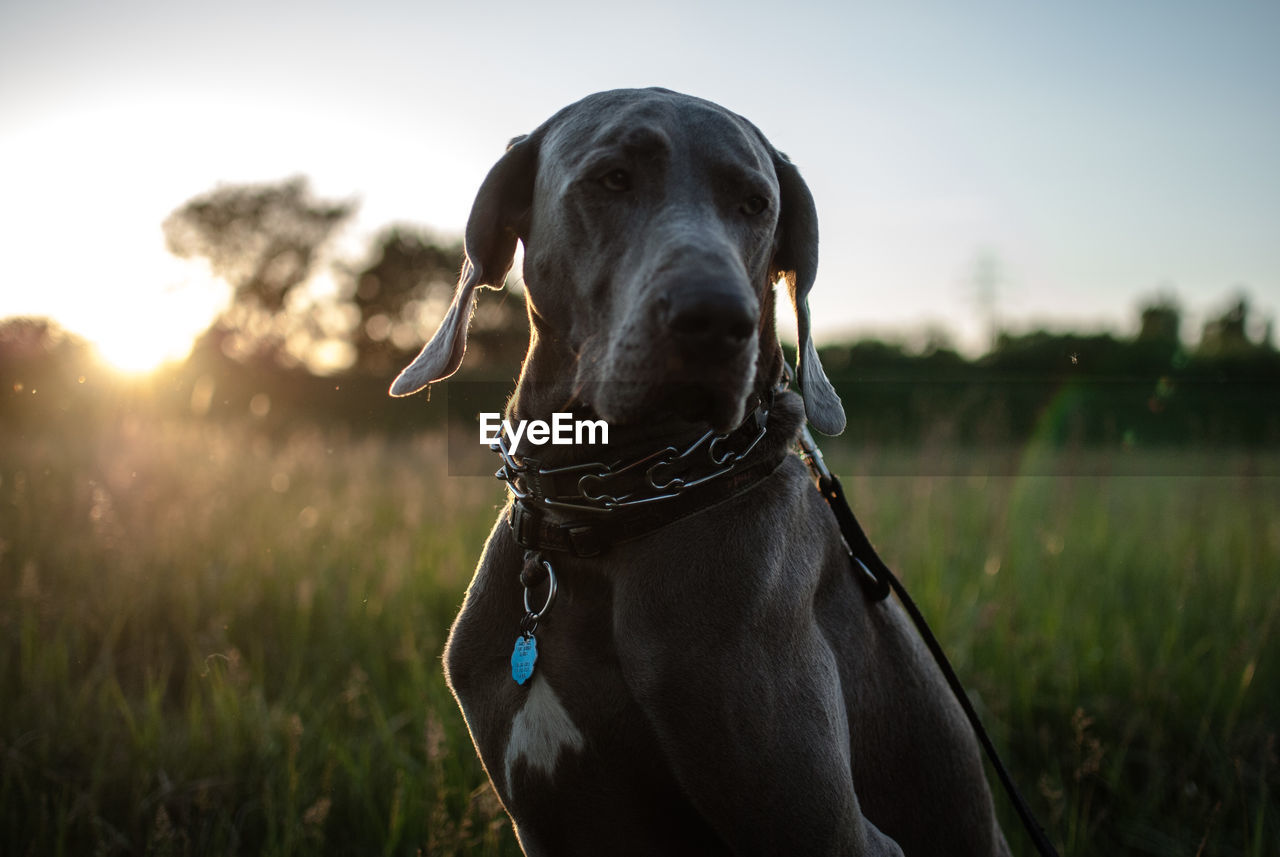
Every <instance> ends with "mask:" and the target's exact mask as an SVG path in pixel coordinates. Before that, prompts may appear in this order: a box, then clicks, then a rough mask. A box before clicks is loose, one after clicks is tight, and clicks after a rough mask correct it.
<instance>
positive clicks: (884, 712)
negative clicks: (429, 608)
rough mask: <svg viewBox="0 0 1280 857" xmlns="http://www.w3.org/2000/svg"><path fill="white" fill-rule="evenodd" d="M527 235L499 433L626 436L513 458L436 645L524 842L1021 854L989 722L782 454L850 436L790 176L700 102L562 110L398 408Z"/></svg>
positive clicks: (734, 121) (500, 199)
mask: <svg viewBox="0 0 1280 857" xmlns="http://www.w3.org/2000/svg"><path fill="white" fill-rule="evenodd" d="M517 240H520V241H522V242H523V243H524V247H525V257H524V278H525V282H526V285H527V293H528V306H529V320H530V324H531V326H532V333H531V341H530V345H529V353H528V356H527V357H526V359H525V362H524V368H523V370H522V372H521V375H520V380H519V383H518V385H517V388H516V392H515V395H514V396H513V397H512V399H511V401H510V403H509V404H508V417H509V418H510V419H512V420H517V419H524V420H534V419H542V420H549V419H550V415H551V414H553V413H556V412H564V411H573V412H574V413H576V414H579V415H587V416H591V417H594V418H602V419H604V420H606V421H608V423H609V425H610V427H611V429H612V431H611V435H610V437H609V443H608V446H607V447H606V448H603V449H602V448H600V447H593V448H590V449H583V448H575V447H563V446H546V447H538V448H536V449H535V448H534V447H531V446H527V445H526V446H522V447H521V448H516V449H504V450H502V453H503V458H504V462H505V465H504V474H505V476H506V477H507V479H508V481H509V483H510V484H511V486H512V493H513V501H512V503H510V504H508V506H507V508H506V510H505V511H504V513H503V516H502V518H501V519H500V520H499V522H498V524H497V525H496V526H495V528H494V530H493V533H492V535H491V536H490V538H489V541H488V544H487V545H486V546H485V550H484V556H483V557H482V559H481V561H480V564H479V568H478V569H477V571H476V575H475V578H474V580H473V581H472V584H471V587H470V589H469V590H468V591H467V595H466V601H465V603H464V605H463V607H462V611H461V613H460V614H459V616H458V619H457V621H456V623H455V624H454V626H453V630H452V633H451V634H450V638H449V644H448V648H447V650H446V653H445V666H446V673H447V677H448V681H449V686H450V687H451V688H452V690H453V692H454V694H455V695H456V697H457V699H458V703H459V705H460V706H461V708H462V712H463V715H464V717H465V718H466V722H467V725H468V727H469V728H470V730H471V736H472V739H473V740H474V742H475V746H476V750H477V751H478V752H479V754H480V758H481V759H482V760H483V762H484V765H485V768H486V770H487V771H488V774H489V777H490V779H491V780H492V781H493V786H494V788H495V789H496V790H497V793H498V795H499V796H500V797H501V799H502V802H503V804H504V805H505V807H506V808H507V811H508V812H509V813H510V815H511V817H512V819H513V821H514V823H515V827H516V832H517V835H518V837H519V839H520V844H521V846H522V847H523V848H524V850H525V853H526V854H529V855H625V854H637V855H639V854H644V855H686V854H687V855H694V854H697V855H777V854H797V855H809V854H832V855H835V854H840V855H863V854H868V855H870V854H875V855H880V854H907V855H993V854H1007V853H1008V846H1007V845H1006V843H1005V840H1004V837H1003V835H1002V833H1001V831H1000V829H999V826H998V824H997V822H996V820H995V816H994V812H993V808H992V802H991V795H990V792H989V790H988V787H987V782H986V778H985V776H984V774H983V770H982V765H981V761H980V759H979V755H978V749H977V743H976V741H975V739H974V735H973V732H972V730H971V729H970V727H969V726H968V724H967V722H966V721H965V719H964V716H963V714H962V713H961V710H960V708H959V707H958V705H957V703H956V701H955V699H954V698H953V697H952V695H951V693H950V692H949V690H948V688H947V686H946V684H945V682H944V680H943V678H942V676H941V674H940V673H939V671H938V669H937V668H936V666H935V665H934V664H933V662H932V660H931V659H930V657H929V655H928V653H927V651H926V650H925V648H924V646H923V644H922V643H921V642H920V640H919V638H918V636H917V635H916V633H915V632H914V630H913V629H912V627H911V625H910V623H909V621H908V620H907V618H906V616H905V614H904V613H903V611H902V609H901V607H900V605H898V603H897V602H896V601H894V600H892V599H890V600H886V601H873V600H870V599H869V598H868V597H867V596H866V595H865V594H864V592H863V589H862V588H861V587H860V586H859V582H858V580H857V579H856V577H855V575H854V574H853V573H852V572H851V569H850V562H849V555H848V553H847V552H846V549H845V546H844V544H843V542H842V539H841V535H840V531H839V529H838V527H837V525H836V523H835V520H834V518H833V516H832V513H831V510H830V509H829V508H827V506H826V505H825V503H824V502H823V500H822V498H821V496H820V495H819V493H818V492H817V491H815V490H814V487H813V484H812V482H811V480H810V478H809V476H808V474H807V471H806V469H805V466H804V463H803V462H802V460H801V459H800V457H798V456H797V455H795V454H794V453H793V452H792V451H791V450H792V447H793V444H794V442H795V439H796V435H797V432H798V431H799V430H800V427H801V425H802V424H803V422H804V421H805V419H806V418H807V419H808V421H809V422H810V423H811V424H812V425H813V426H814V427H815V428H816V429H818V430H819V431H822V432H825V433H827V434H838V433H839V432H840V431H842V430H843V428H844V421H845V418H844V412H843V410H842V408H841V404H840V400H839V399H838V398H837V396H836V395H835V392H834V391H833V390H832V387H831V385H830V383H829V382H828V380H827V378H826V376H825V375H824V374H823V370H822V366H821V365H820V363H819V362H818V355H817V352H816V350H815V349H814V346H813V343H812V341H811V338H810V335H809V327H810V322H809V309H808V302H807V295H808V292H809V289H810V287H811V286H812V284H813V280H814V275H815V271H816V267H817V250H818V246H817V245H818V233H817V216H816V212H815V210H814V204H813V199H812V197H811V196H810V194H809V190H808V188H807V187H806V186H805V183H804V181H803V180H802V179H801V177H800V174H799V173H798V172H797V170H796V168H795V167H794V166H793V165H792V164H791V162H790V161H789V160H788V159H787V158H786V156H784V155H783V154H781V153H780V152H778V151H777V150H776V149H774V148H773V146H772V145H770V143H769V142H768V141H767V140H766V139H765V137H764V136H763V135H762V134H761V133H760V131H759V130H757V129H756V128H755V126H754V125H752V124H751V123H750V122H747V121H746V120H745V119H743V118H742V117H740V116H737V115H736V114H734V113H731V112H729V111H727V110H725V109H724V108H722V107H719V106H717V105H715V104H712V103H710V102H707V101H703V100H701V99H697V98H692V97H689V96H685V95H680V94H677V93H673V92H669V91H667V90H662V89H646V90H618V91H612V92H604V93H599V94H597V95H592V96H590V97H588V98H585V99H583V100H582V101H579V102H577V103H576V104H573V105H571V106H569V107H566V108H565V109H563V110H561V111H560V112H559V113H557V114H556V115H555V116H553V117H552V118H551V119H549V120H548V121H547V122H545V123H544V124H543V125H542V126H540V127H539V128H538V129H537V130H535V131H534V132H533V133H531V134H529V135H528V136H525V137H520V138H517V139H516V140H515V141H513V142H512V144H511V146H510V147H509V149H508V150H507V152H506V154H505V155H504V156H503V157H502V159H501V160H499V161H498V163H497V164H496V165H495V166H494V167H493V169H492V171H490V173H489V175H488V177H487V178H486V179H485V181H484V184H483V185H482V186H481V188H480V192H479V194H478V196H477V197H476V201H475V205H474V207H473V208H472V211H471V217H470V220H469V221H468V223H467V229H466V255H467V261H466V264H465V266H464V269H463V272H462V277H461V279H460V281H459V283H458V287H457V293H456V294H455V296H454V300H453V304H452V306H451V307H450V308H449V312H448V314H447V316H446V317H445V319H444V321H443V322H442V323H441V325H440V329H439V331H438V332H437V333H436V334H435V336H434V338H432V340H431V342H430V343H428V344H427V345H426V347H425V348H424V349H423V350H422V353H421V354H420V355H419V356H418V357H417V359H415V360H414V361H413V363H412V364H411V365H410V366H409V367H408V368H406V369H405V370H404V372H402V373H401V375H400V377H399V378H397V379H396V381H395V383H394V385H393V386H392V393H393V394H394V395H408V394H410V393H413V392H416V391H417V390H420V389H422V388H423V387H424V386H426V385H427V384H429V383H431V382H433V381H438V380H440V379H443V378H445V377H448V376H449V375H451V374H452V373H453V372H454V371H455V370H456V369H457V368H458V365H459V364H460V363H461V361H462V357H463V351H464V348H465V344H466V332H467V324H468V321H469V319H470V316H471V313H472V308H473V306H474V302H475V292H476V288H477V287H479V286H489V287H492V288H500V287H501V286H502V283H503V281H504V278H505V276H506V274H507V272H508V270H509V269H510V267H511V265H512V260H513V254H514V252H515V247H516V242H517ZM779 280H785V281H786V283H787V286H788V290H789V294H790V298H791V302H792V304H793V306H794V309H795V313H796V320H797V324H798V329H799V339H800V347H799V364H798V367H797V373H796V383H797V385H798V387H799V392H800V394H801V395H799V396H798V395H796V393H794V392H791V391H789V390H787V389H785V385H784V384H780V379H781V377H782V375H783V371H784V370H783V362H782V353H781V349H780V348H779V345H778V340H777V337H776V334H775V330H774V290H773V286H774V285H775V284H776V283H777V282H778V281H779ZM802 397H803V398H802ZM594 462H609V464H607V465H605V464H595V463H594ZM553 587H555V588H554V589H553ZM557 591H558V593H559V595H558V597H557V595H556V592H557ZM553 601H554V610H552V609H551V605H552V602H553ZM522 617H523V618H522ZM513 643H514V644H515V646H514V651H513ZM534 656H536V661H535V660H533V657H534Z"/></svg>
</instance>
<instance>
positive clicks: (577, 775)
mask: <svg viewBox="0 0 1280 857" xmlns="http://www.w3.org/2000/svg"><path fill="white" fill-rule="evenodd" d="M505 554H506V552H505V551H502V550H498V551H493V552H490V554H489V556H488V557H487V562H486V563H484V564H483V565H482V568H481V569H480V570H479V571H478V572H477V579H476V581H475V582H474V583H473V585H472V587H471V589H470V590H469V592H468V595H467V600H466V603H465V604H464V605H463V609H462V613H461V614H460V615H459V617H458V621H457V622H456V623H455V625H454V628H453V631H452V633H451V635H450V641H449V648H448V652H447V655H446V659H447V663H448V672H449V679H450V685H451V687H452V689H453V691H454V694H455V695H456V696H457V698H458V701H459V703H460V704H461V707H462V710H463V714H464V716H465V717H466V720H467V725H468V727H469V728H470V730H471V733H472V737H473V738H474V739H475V742H476V748H477V750H478V751H479V752H480V755H481V757H482V758H483V760H484V763H485V767H486V768H487V769H488V771H489V774H490V776H491V777H492V778H493V779H494V781H495V785H497V786H498V787H499V792H500V793H501V794H502V796H503V798H504V800H506V801H508V805H510V801H511V800H512V798H514V799H515V800H516V801H519V799H520V798H521V792H522V791H524V792H526V794H527V793H528V792H529V791H531V790H534V789H545V788H546V787H548V786H551V785H555V786H556V787H557V788H561V787H563V786H564V785H565V784H566V783H568V782H572V781H575V780H578V779H581V778H582V777H583V776H584V775H585V774H586V773H587V772H588V771H591V770H600V769H602V768H601V762H602V761H604V760H606V759H608V758H611V757H612V756H613V755H614V754H615V752H617V751H618V748H617V747H615V746H614V745H615V744H616V743H617V740H616V738H615V737H613V734H614V733H615V730H616V729H617V728H618V727H619V726H622V727H624V728H625V726H626V724H627V723H628V722H629V721H631V720H633V719H638V712H637V711H636V710H635V706H634V703H633V702H632V701H631V699H630V694H629V692H628V691H627V689H626V686H625V683H624V682H623V679H622V675H621V670H620V668H619V666H618V661H617V656H616V650H615V645H614V641H613V635H612V627H611V620H610V614H611V611H610V606H611V592H610V590H611V586H610V584H609V582H608V580H607V578H605V577H604V576H602V575H600V574H599V573H584V572H582V571H581V570H575V569H574V568H573V567H572V566H570V565H569V564H567V563H565V564H561V563H557V566H558V567H557V569H556V574H557V577H558V578H559V580H560V590H559V595H558V596H557V598H556V601H555V606H554V608H553V609H552V610H551V611H549V612H548V614H547V615H546V616H545V617H544V619H543V620H542V621H541V622H540V623H539V625H538V628H537V630H536V632H535V633H536V638H537V648H538V657H537V662H536V664H535V666H534V669H533V675H532V677H530V678H529V679H528V680H527V681H525V682H524V683H523V684H517V682H516V681H515V680H514V679H513V678H512V664H511V655H512V648H513V646H514V645H515V643H516V640H517V639H518V638H519V636H520V619H521V616H522V615H523V610H524V607H523V592H522V590H521V588H520V585H519V583H518V578H519V565H518V562H517V561H515V559H514V557H512V558H511V560H512V561H510V562H502V560H503V559H505V558H507V557H506V556H505ZM553 561H554V559H553ZM575 571H577V573H575ZM504 572H506V573H504ZM627 731H629V732H631V733H632V734H633V735H634V734H635V730H634V729H628V730H627ZM602 736H606V737H602ZM629 749H630V750H634V748H629ZM604 767H608V766H607V765H606V766H604Z"/></svg>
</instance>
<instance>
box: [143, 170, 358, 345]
mask: <svg viewBox="0 0 1280 857" xmlns="http://www.w3.org/2000/svg"><path fill="white" fill-rule="evenodd" d="M355 210H356V204H355V203H354V202H352V201H349V200H347V201H342V202H333V201H328V200H318V199H315V198H314V197H313V196H312V195H311V190H310V188H309V186H308V184H307V180H306V179H305V178H303V177H301V176H298V177H294V178H291V179H287V180H285V181H282V182H276V183H271V184H243V185H223V186H221V187H218V188H217V189H215V190H213V191H210V192H209V193H206V194H203V195H201V196H197V197H195V198H193V199H191V200H188V201H187V202H185V203H183V204H182V205H181V206H179V207H178V208H177V209H176V210H175V211H174V212H173V213H171V214H170V215H169V216H168V218H166V219H165V221H164V233H165V242H166V244H167V246H168V248H169V251H170V252H172V253H173V254H174V255H176V256H179V257H182V258H188V259H203V260H205V261H206V262H207V263H208V264H209V268H210V270H211V271H212V272H213V273H214V274H215V275H216V276H218V277H221V278H222V279H224V280H226V281H227V283H229V284H230V285H231V287H232V290H233V300H232V305H231V307H230V308H229V309H228V310H227V312H226V313H225V314H224V315H223V317H222V318H221V319H220V320H219V325H220V326H222V327H223V328H226V329H228V330H229V331H231V332H232V333H233V334H234V336H232V337H231V338H230V339H229V340H228V342H229V343H230V346H229V347H231V348H232V349H233V350H239V351H240V352H241V353H242V354H244V355H248V354H254V353H259V354H260V353H262V352H269V353H272V354H274V355H275V356H277V357H280V356H284V355H285V354H286V353H291V355H292V357H294V358H305V357H306V356H307V353H308V352H309V351H311V350H313V348H314V346H315V345H316V344H317V343H319V342H322V341H324V340H327V339H332V338H333V337H334V336H335V334H337V331H335V330H334V328H336V327H340V326H341V320H340V319H337V318H335V317H334V316H333V315H332V314H327V315H326V314H325V313H323V312H321V311H319V308H318V306H317V305H316V304H314V303H312V304H310V305H307V304H306V303H305V302H303V301H298V300H296V298H295V296H296V295H298V294H299V292H300V287H302V286H303V285H304V284H305V283H307V282H308V280H309V279H310V278H311V277H312V275H313V274H314V273H315V268H316V265H317V263H318V262H319V260H320V259H321V257H322V255H323V251H324V249H325V248H326V246H327V245H328V244H329V242H330V241H331V240H332V238H333V237H334V236H335V235H336V234H337V231H338V230H339V228H340V227H341V226H342V225H343V224H344V223H346V222H347V221H348V220H349V219H350V217H351V216H352V214H354V213H355Z"/></svg>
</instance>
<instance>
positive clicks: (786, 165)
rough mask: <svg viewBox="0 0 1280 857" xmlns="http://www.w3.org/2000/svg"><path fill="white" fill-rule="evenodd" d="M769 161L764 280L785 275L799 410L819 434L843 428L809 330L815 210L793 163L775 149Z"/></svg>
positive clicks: (815, 268)
mask: <svg viewBox="0 0 1280 857" xmlns="http://www.w3.org/2000/svg"><path fill="white" fill-rule="evenodd" d="M773 167H774V170H775V172H776V173H777V174H778V189H779V191H780V193H781V195H782V201H781V205H780V211H779V212H778V241H777V247H776V249H775V250H774V255H773V264H772V266H771V268H770V272H769V281H770V282H774V283H776V282H777V281H778V278H779V277H785V278H786V280H787V290H788V291H789V292H790V293H791V304H792V306H793V307H795V312H796V329H797V334H798V338H799V341H798V342H797V343H796V379H797V381H798V382H799V384H800V394H801V395H802V396H803V397H804V410H805V416H806V417H808V419H809V422H810V423H811V424H812V425H813V427H814V428H815V429H817V430H818V431H820V432H822V433H823V434H828V435H836V434H840V432H842V431H844V425H845V417H844V408H843V407H842V406H841V404H840V397H839V396H837V395H836V391H835V389H834V388H833V387H832V386H831V382H830V381H829V380H827V375H826V373H825V372H823V371H822V363H821V362H819V360H818V349H816V348H815V347H814V345H813V337H812V336H811V335H810V333H809V290H810V289H811V288H813V280H814V278H815V277H816V276H817V274H818V210H817V208H816V207H815V206H814V204H813V195H812V194H810V193H809V186H808V185H806V184H805V183H804V179H802V178H801V177H800V171H799V170H797V169H796V167H795V164H793V163H791V161H790V160H789V159H788V158H787V156H786V155H784V154H782V153H781V152H778V151H776V150H775V151H774V154H773Z"/></svg>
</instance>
